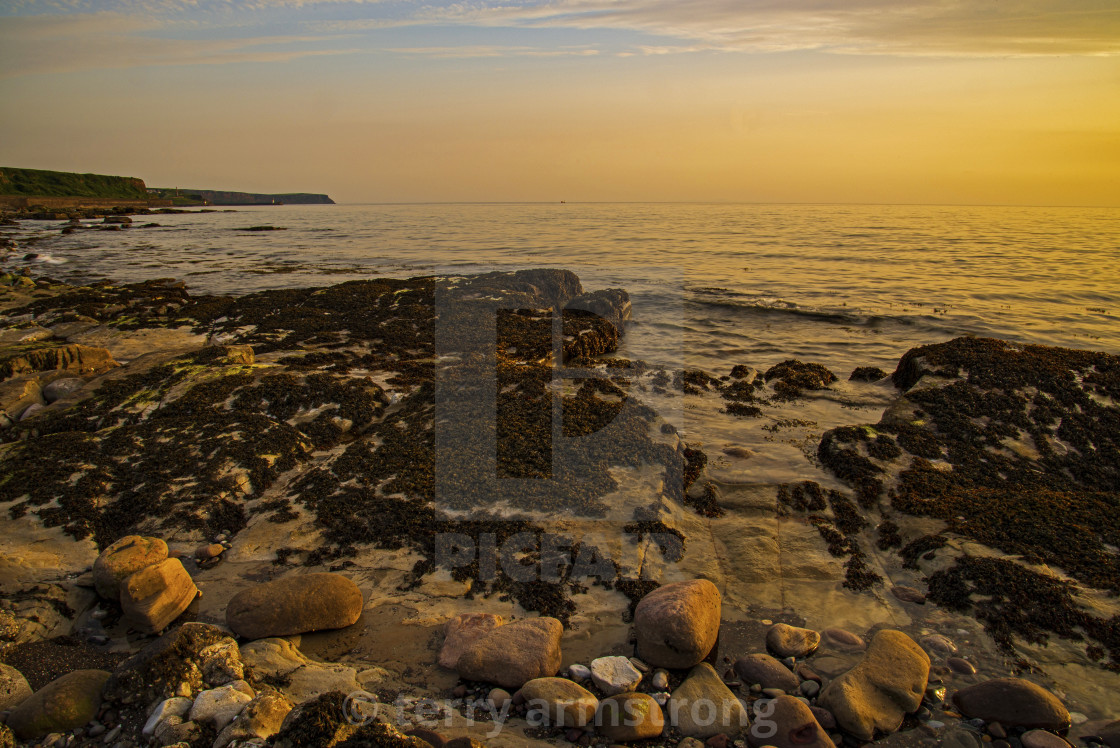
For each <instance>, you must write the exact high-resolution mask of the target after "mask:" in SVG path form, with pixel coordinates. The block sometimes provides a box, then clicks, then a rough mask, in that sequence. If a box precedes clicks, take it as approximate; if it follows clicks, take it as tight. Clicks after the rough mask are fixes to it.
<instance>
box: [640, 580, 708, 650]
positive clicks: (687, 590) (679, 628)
mask: <svg viewBox="0 0 1120 748" xmlns="http://www.w3.org/2000/svg"><path fill="white" fill-rule="evenodd" d="M719 622H720V594H719V590H718V589H717V588H716V586H715V585H714V584H712V583H711V582H709V581H708V580H707V579H694V580H690V581H687V582H675V583H673V584H666V585H663V586H661V587H659V588H657V589H656V590H654V591H652V592H650V593H649V594H648V595H646V596H645V597H643V598H642V600H641V602H639V603H638V606H637V607H636V608H635V609H634V629H635V632H636V634H637V652H638V656H639V657H641V658H642V659H643V660H644V661H645V662H648V663H649V664H650V665H654V666H657V667H667V668H687V667H692V666H693V665H695V664H697V663H698V662H700V661H701V660H703V659H704V658H705V657H707V656H708V653H709V652H711V651H712V647H713V646H715V643H716V637H717V636H718V635H719Z"/></svg>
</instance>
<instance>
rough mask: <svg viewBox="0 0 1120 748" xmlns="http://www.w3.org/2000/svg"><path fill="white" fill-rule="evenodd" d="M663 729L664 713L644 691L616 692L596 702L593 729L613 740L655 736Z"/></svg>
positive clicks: (640, 738)
mask: <svg viewBox="0 0 1120 748" xmlns="http://www.w3.org/2000/svg"><path fill="white" fill-rule="evenodd" d="M664 729H665V715H664V714H663V713H662V711H661V707H660V706H659V705H658V703H657V702H656V701H654V700H653V697H652V696H650V695H649V694H646V693H635V692H633V691H631V692H629V693H622V694H618V695H617V696H608V697H607V698H605V699H603V700H602V701H601V702H599V710H598V712H596V714H595V730H596V731H597V732H598V733H599V734H600V735H602V736H603V737H605V738H607V739H608V740H613V741H615V742H620V741H629V740H645V739H647V738H656V737H658V736H659V735H661V732H662V731H663V730H664Z"/></svg>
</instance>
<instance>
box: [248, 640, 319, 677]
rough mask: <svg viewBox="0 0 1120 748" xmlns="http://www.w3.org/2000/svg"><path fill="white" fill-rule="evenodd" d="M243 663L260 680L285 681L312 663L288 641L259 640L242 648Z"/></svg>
mask: <svg viewBox="0 0 1120 748" xmlns="http://www.w3.org/2000/svg"><path fill="white" fill-rule="evenodd" d="M241 661H242V663H243V664H244V665H247V666H248V667H249V668H251V669H252V671H253V673H254V675H255V676H256V677H258V678H262V677H263V678H273V679H284V678H285V677H286V676H287V675H289V674H290V673H291V672H293V671H294V670H297V669H299V668H301V667H303V666H304V665H307V664H309V663H310V662H311V660H309V659H308V658H307V657H305V656H304V654H303V653H302V652H300V651H299V649H297V648H296V647H295V646H294V645H293V644H292V643H291V642H290V641H288V640H287V639H275V638H272V639H258V640H257V641H254V642H249V643H248V644H245V645H243V646H242V647H241Z"/></svg>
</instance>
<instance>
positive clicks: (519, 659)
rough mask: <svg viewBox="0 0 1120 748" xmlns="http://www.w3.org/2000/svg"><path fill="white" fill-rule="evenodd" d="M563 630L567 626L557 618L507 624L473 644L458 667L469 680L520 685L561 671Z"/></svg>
mask: <svg viewBox="0 0 1120 748" xmlns="http://www.w3.org/2000/svg"><path fill="white" fill-rule="evenodd" d="M563 632H564V627H563V626H562V625H561V624H560V621H558V620H556V619H555V618H547V617H541V618H527V619H523V620H520V621H515V622H514V623H507V624H506V625H505V626H499V627H498V628H496V629H494V630H493V631H491V632H490V633H489V634H487V635H486V636H484V637H483V638H481V639H479V640H478V641H476V642H475V643H474V644H472V645H471V646H470V647H469V648H468V649H467V650H466V651H465V652H463V654H462V656H461V657H460V658H459V661H458V662H457V663H456V666H455V669H456V670H457V671H458V673H459V675H460V677H462V678H465V679H466V680H480V681H485V682H487V683H493V684H495V685H498V686H503V687H505V688H520V687H521V686H522V685H523V684H525V683H526V682H528V681H530V680H533V679H534V678H546V677H549V676H552V675H556V673H557V671H559V670H560V636H561V635H562V634H563Z"/></svg>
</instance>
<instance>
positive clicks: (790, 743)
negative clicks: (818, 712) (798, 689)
mask: <svg viewBox="0 0 1120 748" xmlns="http://www.w3.org/2000/svg"><path fill="white" fill-rule="evenodd" d="M747 741H748V742H749V743H750V744H751V745H752V746H755V748H760V746H764V745H768V746H774V748H794V746H810V747H811V748H835V744H834V743H833V742H832V738H830V737H828V733H826V732H825V731H824V728H823V727H822V726H821V725H820V724H819V723H818V722H817V719H816V716H815V715H814V714H813V711H812V710H811V709H810V708H809V707H808V706H806V705H805V704H804V703H803V702H801V701H800V700H798V699H797V698H795V697H793V696H779V697H778V698H776V699H773V700H771V701H770V702H769V704H768V705H767V708H766V710H764V711H763V712H761V713H760V714H759V715H758V717H757V718H756V719H755V721H754V724H753V725H751V729H750V733H749V734H748V736H747Z"/></svg>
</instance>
